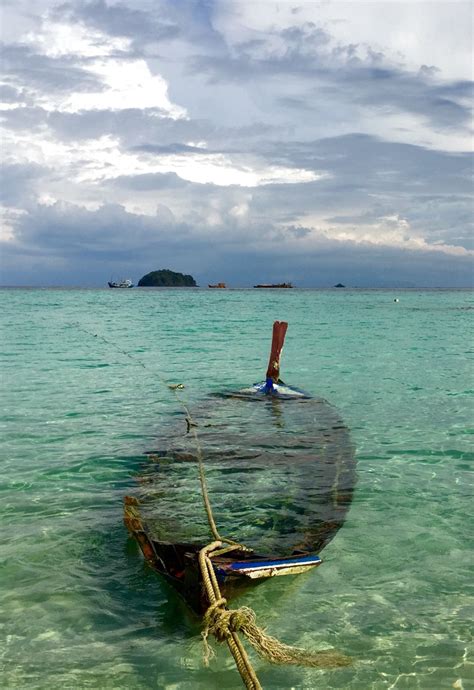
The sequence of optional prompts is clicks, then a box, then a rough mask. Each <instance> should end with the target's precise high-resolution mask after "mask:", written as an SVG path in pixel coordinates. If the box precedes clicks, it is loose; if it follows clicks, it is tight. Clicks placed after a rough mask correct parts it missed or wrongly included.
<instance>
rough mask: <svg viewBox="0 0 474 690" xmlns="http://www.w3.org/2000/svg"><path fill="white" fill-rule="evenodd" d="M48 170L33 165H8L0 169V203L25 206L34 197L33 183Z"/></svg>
mask: <svg viewBox="0 0 474 690" xmlns="http://www.w3.org/2000/svg"><path fill="white" fill-rule="evenodd" d="M48 172H49V171H48V170H47V169H45V168H42V167H41V166H39V165H35V164H34V163H33V164H21V163H15V164H8V163H4V164H3V165H2V166H1V167H0V203H2V204H4V205H5V206H16V205H17V204H20V205H22V204H25V203H26V202H28V201H29V200H31V199H32V198H33V197H34V194H35V191H36V190H35V186H36V185H35V183H36V181H37V180H39V179H40V178H42V177H46V176H47V174H48Z"/></svg>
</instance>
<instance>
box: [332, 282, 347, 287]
mask: <svg viewBox="0 0 474 690" xmlns="http://www.w3.org/2000/svg"><path fill="white" fill-rule="evenodd" d="M334 287H339V288H341V287H346V286H345V285H343V284H342V283H338V284H337V285H335V286H334Z"/></svg>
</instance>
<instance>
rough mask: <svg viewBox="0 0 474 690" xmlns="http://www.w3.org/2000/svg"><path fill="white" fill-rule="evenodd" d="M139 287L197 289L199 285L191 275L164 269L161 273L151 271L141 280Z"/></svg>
mask: <svg viewBox="0 0 474 690" xmlns="http://www.w3.org/2000/svg"><path fill="white" fill-rule="evenodd" d="M138 287H197V285H196V281H195V280H194V278H193V277H192V276H190V275H185V274H184V273H177V272H175V271H170V270H169V269H167V268H162V269H161V270H159V271H151V272H150V273H147V274H146V275H144V276H143V278H140V280H139V281H138Z"/></svg>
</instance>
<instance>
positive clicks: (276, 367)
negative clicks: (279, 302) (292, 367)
mask: <svg viewBox="0 0 474 690" xmlns="http://www.w3.org/2000/svg"><path fill="white" fill-rule="evenodd" d="M287 328H288V324H287V322H286V321H275V323H274V324H273V337H272V349H271V352H270V360H269V362H268V369H267V379H272V380H273V381H274V382H275V383H276V382H277V381H278V379H279V377H280V356H281V351H282V349H283V343H284V342H285V335H286V329H287Z"/></svg>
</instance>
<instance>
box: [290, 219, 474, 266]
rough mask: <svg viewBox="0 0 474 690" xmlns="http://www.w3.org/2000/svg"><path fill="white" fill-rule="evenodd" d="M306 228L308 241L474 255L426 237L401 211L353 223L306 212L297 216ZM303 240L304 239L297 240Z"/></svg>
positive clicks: (452, 254) (466, 250) (453, 254)
mask: <svg viewBox="0 0 474 690" xmlns="http://www.w3.org/2000/svg"><path fill="white" fill-rule="evenodd" d="M298 222H299V223H300V224H301V225H304V227H307V228H312V233H311V234H310V235H308V237H307V239H306V240H304V241H306V242H307V243H308V244H312V243H314V242H316V243H317V242H319V241H320V239H321V238H322V237H324V238H326V239H328V240H332V241H334V240H335V241H338V242H343V243H344V242H349V243H354V244H356V245H371V246H379V247H392V248H395V249H406V250H409V251H416V252H441V253H443V254H447V255H451V256H474V251H472V250H469V249H466V248H465V247H460V246H455V245H451V244H447V243H445V242H442V241H438V242H437V243H432V242H430V241H429V233H428V232H427V233H426V235H427V236H426V237H423V236H422V235H421V234H420V233H419V232H418V233H416V232H414V231H413V229H412V228H411V226H410V223H409V222H408V220H407V219H406V218H403V217H401V216H400V215H399V214H392V215H388V216H380V217H379V218H377V219H375V220H374V221H373V222H366V223H363V222H360V223H357V224H355V223H354V224H353V225H351V224H350V223H347V224H346V223H344V224H340V225H338V224H337V223H328V222H327V221H325V220H324V219H323V218H320V217H317V216H310V215H307V216H305V217H301V218H299V219H298ZM298 242H299V243H300V242H301V241H300V240H298Z"/></svg>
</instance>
